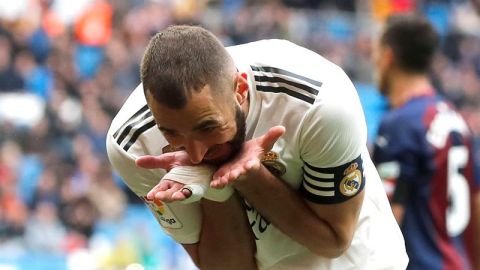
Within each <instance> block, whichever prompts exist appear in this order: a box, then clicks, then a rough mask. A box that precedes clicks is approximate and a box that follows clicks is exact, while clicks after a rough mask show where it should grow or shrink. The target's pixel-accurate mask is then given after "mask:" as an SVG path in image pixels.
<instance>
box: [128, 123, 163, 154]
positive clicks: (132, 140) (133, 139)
mask: <svg viewBox="0 0 480 270" xmlns="http://www.w3.org/2000/svg"><path fill="white" fill-rule="evenodd" d="M155 125H156V124H155V120H154V119H153V120H151V121H150V122H147V123H146V124H144V125H143V126H141V127H140V128H138V129H137V130H135V132H134V133H133V135H132V137H131V138H130V140H129V141H128V143H127V144H125V146H124V147H123V150H125V151H128V149H130V147H131V146H132V145H133V144H134V143H135V142H136V141H137V139H138V137H140V135H142V133H144V132H145V131H147V130H149V129H150V128H152V127H154V126H155Z"/></svg>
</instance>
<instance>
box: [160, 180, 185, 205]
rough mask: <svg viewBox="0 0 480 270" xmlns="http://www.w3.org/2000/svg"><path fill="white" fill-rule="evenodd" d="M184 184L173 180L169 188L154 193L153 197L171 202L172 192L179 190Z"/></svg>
mask: <svg viewBox="0 0 480 270" xmlns="http://www.w3.org/2000/svg"><path fill="white" fill-rule="evenodd" d="M183 186H184V184H181V183H177V182H175V183H174V184H172V185H171V186H170V187H169V189H167V190H165V191H159V192H156V193H155V199H156V200H160V201H162V202H167V203H168V202H172V201H175V198H174V197H173V194H174V193H175V192H177V191H180V190H181V189H182V188H183Z"/></svg>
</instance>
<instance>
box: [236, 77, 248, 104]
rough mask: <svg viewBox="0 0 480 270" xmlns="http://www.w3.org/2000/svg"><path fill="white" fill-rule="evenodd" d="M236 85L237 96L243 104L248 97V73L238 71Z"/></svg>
mask: <svg viewBox="0 0 480 270" xmlns="http://www.w3.org/2000/svg"><path fill="white" fill-rule="evenodd" d="M235 79H236V80H237V83H236V87H235V98H236V99H237V101H238V103H239V104H240V105H242V104H243V103H244V102H245V101H246V100H247V99H248V81H247V73H244V72H243V73H237V76H236V78H235Z"/></svg>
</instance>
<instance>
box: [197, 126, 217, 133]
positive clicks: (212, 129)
mask: <svg viewBox="0 0 480 270" xmlns="http://www.w3.org/2000/svg"><path fill="white" fill-rule="evenodd" d="M215 129H217V127H216V126H210V127H204V128H202V129H201V130H200V131H201V132H211V131H214V130H215Z"/></svg>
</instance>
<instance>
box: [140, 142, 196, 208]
mask: <svg viewBox="0 0 480 270" xmlns="http://www.w3.org/2000/svg"><path fill="white" fill-rule="evenodd" d="M135 163H136V165H137V166H138V167H141V168H145V169H164V170H167V171H169V170H171V169H172V168H173V167H175V166H192V165H193V164H192V163H191V162H190V159H189V157H188V154H187V153H186V152H185V151H177V152H171V153H166V154H162V155H159V156H142V157H139V158H137V160H136V161H135ZM184 186H185V184H182V183H179V182H175V181H173V180H170V179H162V180H160V182H159V183H158V184H157V185H156V186H155V187H153V188H152V190H150V192H148V194H147V199H148V200H159V201H162V202H167V203H169V202H174V201H183V200H185V199H187V198H189V197H190V196H191V195H192V192H191V191H190V190H189V189H187V188H184Z"/></svg>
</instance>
